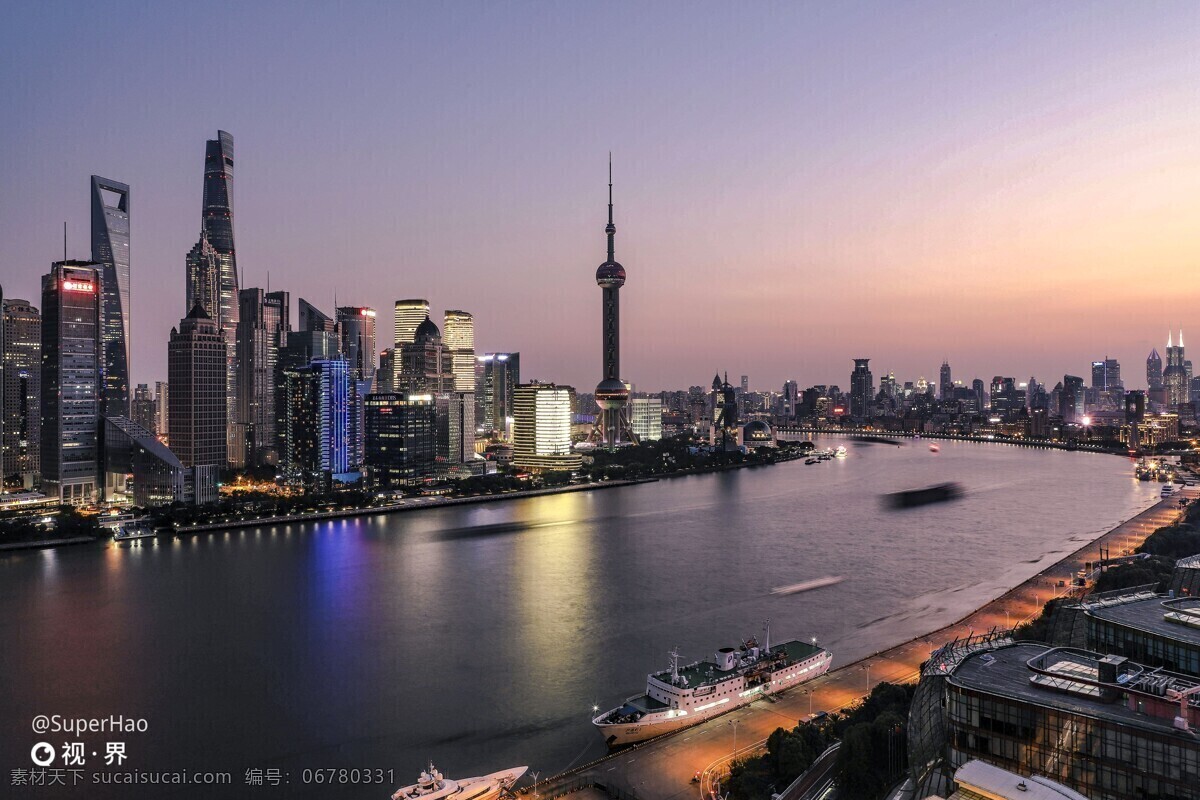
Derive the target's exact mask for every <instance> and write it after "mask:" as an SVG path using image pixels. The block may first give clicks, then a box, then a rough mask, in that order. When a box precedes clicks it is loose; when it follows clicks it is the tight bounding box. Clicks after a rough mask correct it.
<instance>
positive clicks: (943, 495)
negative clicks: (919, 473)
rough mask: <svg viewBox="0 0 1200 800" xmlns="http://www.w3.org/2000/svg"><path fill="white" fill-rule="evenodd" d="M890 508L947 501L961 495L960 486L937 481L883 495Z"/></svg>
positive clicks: (911, 506)
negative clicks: (925, 486) (937, 482)
mask: <svg viewBox="0 0 1200 800" xmlns="http://www.w3.org/2000/svg"><path fill="white" fill-rule="evenodd" d="M885 497H886V498H887V501H888V504H889V505H890V506H891V507H892V508H917V507H918V506H927V505H929V504H930V503H947V502H949V501H951V500H957V499H958V498H959V497H962V488H961V487H959V485H958V484H957V483H939V484H938V485H937V486H929V487H927V488H925V489H910V490H909V491H906V492H894V493H892V494H889V495H885Z"/></svg>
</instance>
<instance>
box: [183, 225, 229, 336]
mask: <svg viewBox="0 0 1200 800" xmlns="http://www.w3.org/2000/svg"><path fill="white" fill-rule="evenodd" d="M184 262H185V264H186V268H187V279H186V289H187V292H186V295H187V310H188V311H189V312H190V311H191V310H192V309H193V308H195V307H196V305H197V304H199V306H200V307H201V308H203V309H204V313H205V314H208V315H209V317H210V318H211V319H212V320H213V322H215V323H217V327H218V328H220V327H222V326H221V259H220V258H219V257H218V256H217V251H216V250H215V249H214V248H213V246H212V244H210V243H209V241H208V231H205V230H201V231H200V239H199V241H197V242H196V244H195V245H193V246H192V249H191V250H189V251H188V254H187V258H186V259H184Z"/></svg>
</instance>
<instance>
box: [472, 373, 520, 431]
mask: <svg viewBox="0 0 1200 800" xmlns="http://www.w3.org/2000/svg"><path fill="white" fill-rule="evenodd" d="M478 363H479V366H480V367H481V369H480V370H479V372H478V373H477V375H478V378H477V384H476V389H475V396H476V398H477V403H478V409H479V410H478V413H477V414H476V425H477V427H478V429H479V430H481V431H483V432H484V433H487V434H492V435H495V436H498V437H499V438H501V439H508V438H510V437H511V435H512V418H513V391H514V390H515V389H516V388H517V385H518V384H520V383H521V354H520V353H484V354H483V355H481V356H480V357H479V361H478Z"/></svg>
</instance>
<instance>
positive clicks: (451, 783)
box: [392, 764, 529, 800]
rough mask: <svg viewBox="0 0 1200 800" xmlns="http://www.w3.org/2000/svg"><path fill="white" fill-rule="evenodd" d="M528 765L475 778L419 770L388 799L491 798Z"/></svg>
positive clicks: (505, 788) (517, 778)
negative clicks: (417, 775)
mask: <svg viewBox="0 0 1200 800" xmlns="http://www.w3.org/2000/svg"><path fill="white" fill-rule="evenodd" d="M527 769H529V767H513V768H512V769H505V770H501V771H500V772H493V773H492V774H490V775H483V776H481V777H478V778H463V779H462V780H460V781H455V780H451V779H450V778H447V777H445V776H443V775H442V773H440V772H438V770H437V767H435V766H433V764H430V765H429V769H427V770H425V771H424V772H422V773H421V777H419V778H418V779H417V782H416V783H414V784H412V785H411V786H402V787H401V788H399V789H397V790H396V792H395V794H393V795H392V800H491V798H495V797H499V796H500V795H501V794H502V793H504V792H506V791H508V790H510V789H512V787H513V784H515V783H516V782H517V781H518V780H520V779H521V776H522V775H524V774H525V771H526V770H527Z"/></svg>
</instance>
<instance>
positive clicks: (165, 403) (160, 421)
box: [154, 381, 171, 439]
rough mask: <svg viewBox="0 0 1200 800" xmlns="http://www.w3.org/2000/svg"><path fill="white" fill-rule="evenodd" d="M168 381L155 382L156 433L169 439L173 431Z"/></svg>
mask: <svg viewBox="0 0 1200 800" xmlns="http://www.w3.org/2000/svg"><path fill="white" fill-rule="evenodd" d="M168 386H169V384H168V383H167V382H166V381H155V382H154V433H155V435H156V436H158V437H160V438H163V439H169V438H170V437H169V431H170V430H171V426H170V419H171V414H170V411H169V404H170V399H169V398H170V396H171V392H170V390H169V389H168V388H167V387H168Z"/></svg>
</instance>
